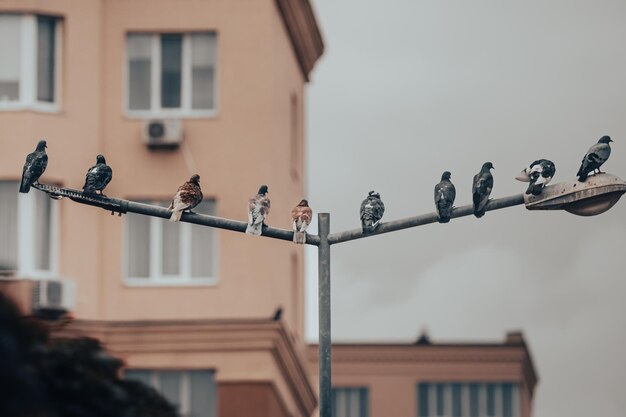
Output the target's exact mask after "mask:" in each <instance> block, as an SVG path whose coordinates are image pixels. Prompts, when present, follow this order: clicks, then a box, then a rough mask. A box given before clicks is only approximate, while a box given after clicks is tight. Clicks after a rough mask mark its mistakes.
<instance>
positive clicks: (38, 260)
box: [0, 181, 57, 278]
mask: <svg viewBox="0 0 626 417" xmlns="http://www.w3.org/2000/svg"><path fill="white" fill-rule="evenodd" d="M18 189H19V183H17V182H16V181H0V274H12V275H13V274H17V275H18V276H21V277H32V278H46V277H54V276H55V272H56V269H57V268H56V253H55V250H56V224H57V207H56V203H55V202H54V201H53V200H51V199H50V198H49V197H48V196H47V195H46V194H44V193H42V192H39V191H37V190H34V189H31V192H30V193H28V194H20V193H18Z"/></svg>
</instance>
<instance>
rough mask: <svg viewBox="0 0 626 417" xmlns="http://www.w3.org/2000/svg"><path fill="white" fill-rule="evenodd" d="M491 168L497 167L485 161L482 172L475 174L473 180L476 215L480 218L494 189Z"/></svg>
mask: <svg viewBox="0 0 626 417" xmlns="http://www.w3.org/2000/svg"><path fill="white" fill-rule="evenodd" d="M491 169H495V168H494V167H493V164H492V163H491V162H485V163H484V164H483V166H482V168H481V169H480V172H479V173H478V174H476V175H474V181H473V182H472V197H473V200H474V216H476V217H478V218H480V217H483V216H484V215H485V206H487V203H488V202H489V195H490V194H491V190H492V189H493V175H491V171H490V170H491Z"/></svg>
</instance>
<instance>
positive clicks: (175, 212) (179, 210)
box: [168, 174, 203, 222]
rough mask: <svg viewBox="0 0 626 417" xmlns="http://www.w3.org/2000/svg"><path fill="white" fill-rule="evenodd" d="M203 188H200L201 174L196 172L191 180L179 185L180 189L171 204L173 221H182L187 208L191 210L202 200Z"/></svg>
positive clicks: (171, 218) (171, 219)
mask: <svg viewBox="0 0 626 417" xmlns="http://www.w3.org/2000/svg"><path fill="white" fill-rule="evenodd" d="M202 198H203V196H202V190H201V189H200V175H198V174H194V175H192V176H191V178H190V179H189V181H187V182H185V183H184V184H183V185H181V186H180V187H178V191H177V192H176V195H175V196H174V199H173V200H172V203H171V204H170V206H169V208H168V209H169V210H171V211H172V216H171V217H170V221H171V222H177V221H180V218H181V217H182V215H183V212H184V211H185V210H189V211H191V209H193V208H194V207H196V206H197V205H198V204H200V202H202Z"/></svg>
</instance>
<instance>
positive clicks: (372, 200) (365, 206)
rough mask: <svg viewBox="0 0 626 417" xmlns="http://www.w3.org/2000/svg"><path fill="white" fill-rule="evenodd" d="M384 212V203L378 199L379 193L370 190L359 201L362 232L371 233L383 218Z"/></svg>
mask: <svg viewBox="0 0 626 417" xmlns="http://www.w3.org/2000/svg"><path fill="white" fill-rule="evenodd" d="M384 213H385V205H384V204H383V201H382V200H381V199H380V194H378V193H377V192H376V191H370V192H369V193H368V195H367V197H366V198H365V200H363V202H362V203H361V210H360V213H359V214H360V218H361V227H362V228H363V233H372V232H373V231H374V230H376V228H377V227H378V225H380V220H381V219H382V218H383V214H384Z"/></svg>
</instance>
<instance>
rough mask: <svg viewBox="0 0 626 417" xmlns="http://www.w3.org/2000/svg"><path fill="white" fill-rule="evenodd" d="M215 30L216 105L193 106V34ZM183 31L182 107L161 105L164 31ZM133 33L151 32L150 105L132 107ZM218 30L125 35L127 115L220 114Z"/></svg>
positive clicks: (188, 116)
mask: <svg viewBox="0 0 626 417" xmlns="http://www.w3.org/2000/svg"><path fill="white" fill-rule="evenodd" d="M202 33H205V34H212V35H213V36H214V37H215V66H214V68H213V77H214V79H213V108H212V109H193V108H192V107H191V105H192V97H191V93H192V78H191V77H192V70H193V68H192V62H191V59H192V51H191V35H193V34H202ZM169 34H180V35H182V52H181V55H182V62H181V92H180V94H181V97H180V101H181V107H180V108H178V109H173V108H162V107H161V70H162V67H161V35H169ZM130 35H146V36H150V48H151V49H150V51H151V52H150V54H151V55H150V92H151V94H150V109H148V110H133V109H131V108H130V97H129V91H130V70H129V67H130V65H129V55H128V37H129V36H130ZM218 38H219V36H218V32H217V31H216V30H214V29H208V30H197V31H184V30H182V31H163V32H154V31H148V32H143V31H128V32H126V34H125V37H124V42H125V44H124V93H123V94H122V96H123V98H122V100H123V109H124V115H125V116H126V117H127V118H130V119H155V118H174V119H180V118H185V119H204V118H214V117H216V116H217V114H218V108H219V102H218V99H219V83H218V79H219V73H218V71H219V64H218V63H219V45H218Z"/></svg>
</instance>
